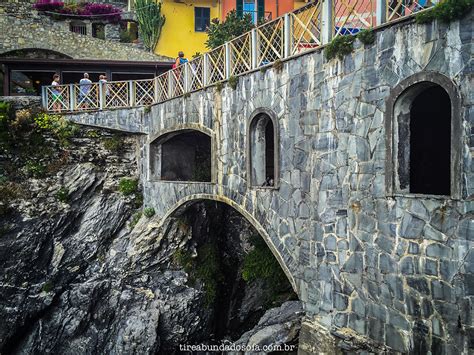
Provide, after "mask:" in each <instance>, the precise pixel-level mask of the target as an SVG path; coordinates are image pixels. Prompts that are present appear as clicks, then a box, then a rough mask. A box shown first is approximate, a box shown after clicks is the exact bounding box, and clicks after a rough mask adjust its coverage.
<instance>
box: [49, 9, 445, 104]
mask: <svg viewBox="0 0 474 355" xmlns="http://www.w3.org/2000/svg"><path fill="white" fill-rule="evenodd" d="M436 2H438V1H434V0H411V1H406V0H322V1H315V2H312V3H310V4H308V5H306V6H304V7H302V8H300V9H297V10H295V11H293V12H290V13H288V14H285V15H284V16H281V17H278V18H276V19H274V20H272V21H269V22H266V23H265V24H263V25H260V26H258V27H256V28H255V29H253V30H252V31H250V32H247V33H244V34H243V35H241V36H239V37H237V38H234V39H233V40H232V41H229V42H227V43H225V44H224V45H222V46H220V47H217V48H215V49H213V50H211V51H209V52H208V53H205V54H203V55H201V56H199V57H197V58H195V59H193V60H191V61H190V62H188V63H185V64H183V65H181V66H179V67H177V68H174V69H172V70H169V71H167V72H166V73H163V74H161V75H159V76H158V77H156V78H154V79H146V80H132V81H116V82H108V83H93V84H86V85H80V84H68V85H59V86H44V87H43V91H42V101H43V107H44V108H45V109H46V110H47V111H55V112H63V111H67V112H71V111H73V112H77V111H91V110H104V109H114V108H127V107H139V106H148V105H152V104H156V103H159V102H163V101H165V100H169V99H172V98H175V97H179V96H181V95H184V94H187V93H189V92H193V91H196V90H201V89H203V88H206V87H208V86H211V85H214V84H216V83H219V82H223V81H225V80H228V79H229V78H230V77H231V76H238V75H243V74H245V73H247V72H250V71H252V70H255V69H258V68H259V67H262V66H266V65H270V64H272V63H274V62H275V61H277V60H282V59H286V58H289V57H291V56H295V55H299V54H301V53H303V52H305V51H308V50H312V49H314V48H318V47H320V46H322V45H324V44H326V43H328V42H329V41H330V40H331V39H332V38H334V37H337V36H342V35H355V34H356V33H358V32H359V31H361V30H363V29H372V28H374V27H376V26H379V25H381V24H383V23H386V22H392V21H395V20H398V19H400V18H403V17H406V16H410V15H412V14H414V13H416V12H419V11H422V10H424V9H426V8H429V7H431V6H433V5H434V4H435V3H436Z"/></svg>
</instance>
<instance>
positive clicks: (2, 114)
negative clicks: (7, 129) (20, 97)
mask: <svg viewBox="0 0 474 355" xmlns="http://www.w3.org/2000/svg"><path fill="white" fill-rule="evenodd" d="M12 117H13V108H12V105H11V104H10V103H9V102H3V101H0V122H4V123H7V122H8V121H9V120H11V119H12Z"/></svg>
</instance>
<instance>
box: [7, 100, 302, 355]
mask: <svg viewBox="0 0 474 355" xmlns="http://www.w3.org/2000/svg"><path fill="white" fill-rule="evenodd" d="M1 110H2V107H0V111H1ZM0 124H1V137H0V138H1V140H0V148H1V156H0V169H1V170H0V174H1V181H0V189H1V194H0V195H1V196H0V225H1V236H0V269H1V270H2V272H1V273H0V317H1V319H2V322H1V325H0V353H2V354H9V353H24V354H29V353H61V354H68V353H81V354H92V353H124V354H125V353H127V354H128V353H140V354H148V353H159V352H161V353H163V352H166V353H172V352H174V351H176V350H177V349H178V348H179V344H198V343H217V342H219V341H221V340H223V339H228V340H229V341H232V340H236V339H238V338H239V337H240V336H241V335H242V334H243V333H244V332H245V331H249V330H250V329H251V328H252V327H253V326H254V325H256V324H257V322H258V321H259V319H260V316H262V315H263V314H264V312H265V310H266V309H268V308H269V307H271V306H273V305H280V304H281V303H282V302H284V301H285V300H288V299H291V297H292V291H291V288H290V287H289V284H288V283H287V282H286V284H285V283H281V284H280V283H279V282H280V281H275V280H281V279H279V277H280V276H281V275H279V274H278V273H277V274H275V273H269V274H268V275H266V276H265V277H262V275H263V274H262V275H259V274H252V273H249V270H258V265H257V264H255V260H253V261H252V259H251V258H250V259H249V257H248V255H253V257H254V259H255V257H257V258H261V255H267V254H255V253H256V251H259V250H261V249H259V248H261V244H259V243H256V244H255V242H253V239H252V238H255V237H256V232H255V230H253V228H252V227H251V226H250V225H249V223H248V222H246V221H245V220H244V219H243V218H242V217H241V216H240V215H239V214H238V213H237V212H235V211H233V210H232V209H230V208H229V207H225V206H223V205H218V204H216V203H210V202H201V203H197V204H194V205H192V206H187V208H184V209H182V210H180V211H177V213H176V214H175V215H173V216H172V217H171V218H169V219H168V220H166V221H164V223H163V221H160V220H158V219H157V218H155V217H154V216H153V210H151V209H147V208H144V207H146V206H141V193H140V190H139V187H138V184H137V180H136V177H137V174H138V171H137V159H136V158H137V154H138V153H139V152H138V148H137V147H138V146H139V144H137V143H139V142H140V140H141V139H143V137H142V136H138V135H137V136H133V135H129V136H124V135H121V134H118V133H115V132H112V131H106V130H95V129H91V128H87V127H79V126H75V125H72V124H70V123H67V122H65V121H63V120H62V119H60V118H58V117H54V116H49V115H44V114H41V113H37V112H35V110H20V109H17V110H16V111H12V110H10V109H8V108H5V106H3V114H1V113H0ZM139 211H143V215H142V214H141V212H139ZM252 243H254V244H255V245H253V244H252ZM252 252H253V253H252ZM270 255H271V254H270ZM269 260H270V259H269ZM252 262H253V264H252ZM271 263H272V261H271V260H270V261H269V264H265V265H263V266H262V268H261V269H262V272H263V273H265V272H267V273H268V270H271V267H272V264H271ZM255 267H256V268H255ZM269 267H270V269H269ZM246 268H247V269H246ZM280 271H281V270H280ZM245 272H246V273H245ZM275 285H277V286H278V289H275V287H274V286H275ZM297 308H298V306H295V305H293V306H292V308H291V309H297ZM298 309H300V308H298ZM267 318H268V316H267ZM293 318H294V317H293ZM297 318H298V317H297ZM292 321H293V323H294V319H293V320H292ZM276 323H278V321H274V322H273V323H272V322H270V323H269V322H268V319H267V320H266V323H265V324H267V325H268V324H270V325H274V324H276ZM293 323H291V324H292V327H287V328H288V329H287V328H285V329H287V330H284V333H285V332H286V333H288V334H289V335H288V338H291V339H290V340H291V341H294V339H295V336H297V331H298V329H299V327H298V326H295V325H294V324H293ZM260 328H261V326H260ZM260 328H258V327H257V328H256V329H257V330H258V329H260ZM277 328H278V327H277ZM271 329H273V328H271ZM272 334H273V333H272ZM285 339H286V338H285ZM244 340H245V339H244ZM242 341H243V340H241V342H242ZM247 341H248V339H247ZM260 341H262V340H261V339H260ZM264 342H265V341H264ZM270 342H271V341H270Z"/></svg>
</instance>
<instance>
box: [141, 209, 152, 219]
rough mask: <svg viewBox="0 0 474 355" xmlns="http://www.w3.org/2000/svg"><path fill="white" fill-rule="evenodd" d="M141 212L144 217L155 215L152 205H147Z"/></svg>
mask: <svg viewBox="0 0 474 355" xmlns="http://www.w3.org/2000/svg"><path fill="white" fill-rule="evenodd" d="M143 214H144V215H145V217H146V218H151V217H153V216H154V215H155V209H154V208H153V207H147V208H145V209H144V210H143Z"/></svg>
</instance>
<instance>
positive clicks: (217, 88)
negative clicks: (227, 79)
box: [216, 82, 224, 92]
mask: <svg viewBox="0 0 474 355" xmlns="http://www.w3.org/2000/svg"><path fill="white" fill-rule="evenodd" d="M223 88H224V85H223V84H222V83H221V82H218V83H217V84H216V90H217V92H221V91H222V89H223Z"/></svg>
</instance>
